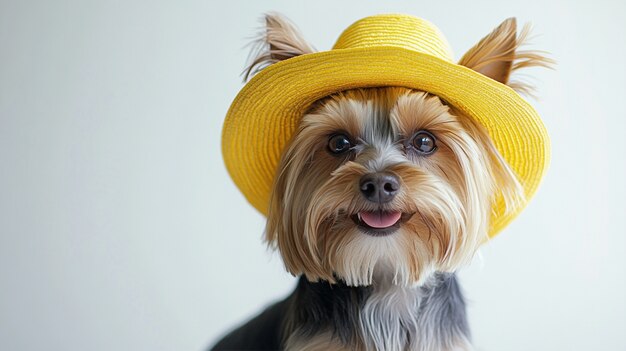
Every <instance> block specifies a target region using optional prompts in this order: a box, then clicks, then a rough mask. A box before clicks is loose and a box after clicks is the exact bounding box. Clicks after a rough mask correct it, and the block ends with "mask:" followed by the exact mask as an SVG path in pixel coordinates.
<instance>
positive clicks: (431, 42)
mask: <svg viewBox="0 0 626 351" xmlns="http://www.w3.org/2000/svg"><path fill="white" fill-rule="evenodd" d="M451 56H452V55H451V52H450V49H449V46H448V43H447V41H446V39H445V38H444V37H443V35H442V34H441V33H440V32H439V30H438V29H437V27H435V26H434V25H433V24H431V23H430V22H428V21H426V20H423V19H420V18H416V17H413V16H408V15H378V16H371V17H366V18H364V19H361V20H359V21H357V22H355V23H354V24H352V25H351V26H350V27H348V28H347V29H346V30H345V31H344V32H343V33H342V34H341V36H340V37H339V39H338V40H337V43H336V44H335V46H334V47H333V49H332V50H329V51H324V52H316V53H311V54H304V55H301V56H296V57H292V58H290V59H287V60H284V61H280V62H277V63H275V64H272V65H270V66H268V67H267V68H265V69H263V70H262V71H260V72H259V73H258V74H256V75H255V76H254V77H253V78H252V79H251V80H250V81H249V82H248V83H247V84H246V85H245V86H244V87H243V89H241V91H240V92H239V94H238V95H237V97H236V98H235V100H234V101H233V103H232V105H231V106H230V109H229V111H228V114H227V115H226V120H225V121H224V129H223V133H222V153H223V155H224V162H225V164H226V168H227V169H228V172H229V173H230V176H231V177H232V179H233V180H234V182H235V184H236V185H237V186H238V187H239V189H240V190H241V192H242V193H243V194H244V195H245V197H246V198H247V199H248V201H249V202H250V203H251V204H252V205H253V206H254V207H255V208H256V209H257V210H259V211H260V212H261V213H263V214H267V210H268V205H269V198H270V192H271V187H272V183H273V180H274V176H275V175H276V168H277V166H278V162H279V160H280V157H281V154H282V152H283V149H284V148H285V146H286V144H287V142H288V141H289V140H290V138H291V137H292V135H293V133H294V131H295V130H296V127H297V125H298V122H299V121H300V118H301V117H302V116H303V114H304V113H305V111H306V110H307V108H308V107H309V106H310V105H311V104H312V103H313V102H315V101H316V100H319V99H321V98H323V97H325V96H328V95H331V94H333V93H336V92H338V91H342V90H347V89H354V88H366V87H380V86H400V87H407V88H412V89H417V90H422V91H426V92H429V93H431V94H434V95H437V96H439V97H441V98H442V99H444V100H446V101H447V102H448V103H450V104H451V105H453V106H455V107H456V108H458V109H460V110H461V111H463V112H464V113H465V114H467V115H468V116H469V117H471V118H473V119H475V120H476V121H477V122H478V123H480V124H481V125H483V126H484V127H485V128H486V130H487V132H488V133H489V135H490V136H491V139H492V140H493V143H494V144H495V146H496V148H497V149H498V151H499V152H500V154H501V155H502V156H503V157H504V159H505V160H506V161H507V162H508V164H509V165H510V166H511V168H512V169H513V170H514V171H515V173H516V174H517V176H518V178H519V180H520V182H521V184H522V186H523V187H524V190H525V195H526V201H528V199H530V198H531V197H532V196H533V194H534V193H535V191H536V190H537V187H538V186H539V182H540V181H541V178H542V177H543V175H544V173H545V171H546V169H547V166H548V163H549V158H550V144H549V139H548V134H547V132H546V129H545V127H544V125H543V123H542V122H541V119H540V118H539V115H538V114H537V112H536V111H535V110H534V109H533V108H532V107H531V106H530V105H529V104H528V103H527V102H526V101H525V100H524V99H523V98H521V97H520V96H519V95H518V94H517V93H516V92H515V91H514V90H512V89H511V88H509V87H508V86H506V85H504V84H502V83H499V82H497V81H495V80H492V79H490V78H488V77H486V76H484V75H482V74H480V73H478V72H475V71H473V70H471V69H469V68H467V67H464V66H461V65H458V64H455V63H454V62H453V61H452V58H451ZM525 206H526V203H523V204H522V205H521V206H520V207H519V208H518V210H517V211H516V212H513V213H505V208H504V203H503V201H501V199H500V200H499V201H496V202H495V203H494V205H493V215H492V219H491V230H490V235H491V236H493V235H495V234H496V233H497V232H498V231H500V230H501V229H502V228H504V227H505V226H506V225H507V224H508V223H509V222H510V221H511V220H512V219H513V218H515V217H516V216H517V215H518V214H519V212H521V210H522V209H523V208H524V207H525Z"/></svg>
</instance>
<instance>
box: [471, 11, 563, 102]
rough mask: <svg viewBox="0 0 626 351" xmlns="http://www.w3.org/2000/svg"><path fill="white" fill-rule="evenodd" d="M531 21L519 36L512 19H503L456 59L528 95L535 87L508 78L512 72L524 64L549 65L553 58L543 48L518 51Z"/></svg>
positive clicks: (527, 33)
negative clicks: (459, 58)
mask: <svg viewBox="0 0 626 351" xmlns="http://www.w3.org/2000/svg"><path fill="white" fill-rule="evenodd" d="M530 29H531V27H530V24H528V23H526V24H525V25H524V27H523V28H522V30H521V32H520V34H519V36H518V35H517V21H516V19H515V18H509V19H506V20H505V21H504V22H502V23H501V24H500V25H499V26H498V27H496V28H495V29H494V30H493V31H492V32H491V33H489V34H488V35H487V36H485V37H484V38H483V39H481V40H480V42H478V44H476V45H475V46H474V47H472V48H471V49H470V50H469V51H468V52H467V53H465V55H463V57H462V58H461V60H460V61H459V64H460V65H463V66H466V67H469V68H471V69H473V70H475V71H477V72H479V73H482V74H484V75H486V76H487V77H489V78H492V79H494V80H497V81H499V82H500V83H504V84H507V85H508V86H510V87H511V88H513V89H515V90H517V91H518V92H522V93H526V94H531V93H532V92H533V91H534V87H533V86H532V85H530V84H529V83H527V82H522V81H510V80H509V78H510V76H511V73H513V72H515V71H517V70H519V69H522V68H527V67H536V66H538V67H548V68H549V67H552V66H553V65H554V63H555V62H554V60H552V59H550V58H548V57H546V53H545V52H542V51H530V50H520V47H522V46H524V45H525V44H527V41H528V39H529V35H530Z"/></svg>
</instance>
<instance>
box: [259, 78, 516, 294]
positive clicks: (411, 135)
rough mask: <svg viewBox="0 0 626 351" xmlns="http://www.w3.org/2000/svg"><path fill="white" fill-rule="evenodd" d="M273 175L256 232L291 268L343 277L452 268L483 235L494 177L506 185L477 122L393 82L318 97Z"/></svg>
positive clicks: (402, 276)
mask: <svg viewBox="0 0 626 351" xmlns="http://www.w3.org/2000/svg"><path fill="white" fill-rule="evenodd" d="M278 173H279V176H278V178H277V180H276V183H275V185H274V191H273V196H272V201H271V206H270V212H269V218H268V226H267V235H268V239H269V240H270V241H276V243H277V244H278V248H279V249H280V252H281V254H282V256H283V259H284V260H285V263H286V265H287V268H288V269H289V270H290V271H291V272H293V273H300V272H302V273H304V274H306V276H307V277H308V278H309V279H313V280H316V279H325V280H331V281H332V280H333V279H334V278H339V279H342V280H344V281H345V282H346V283H347V284H349V285H369V284H371V283H372V278H373V277H374V276H375V275H380V274H384V275H386V276H388V277H392V279H393V280H394V282H395V283H398V284H411V283H416V282H419V281H420V280H421V279H422V278H424V277H426V276H427V275H428V273H429V272H432V271H433V270H437V271H449V270H452V269H455V268H456V267H457V266H458V265H459V264H461V263H463V262H466V261H467V260H468V259H469V258H471V257H472V255H473V254H474V252H475V250H476V248H477V246H478V244H480V243H481V242H482V241H483V240H485V239H486V235H487V230H488V223H489V215H490V209H491V201H492V198H493V195H494V189H495V187H496V186H506V187H512V188H515V187H517V186H518V185H517V183H516V182H515V178H514V177H512V175H511V174H510V171H508V168H506V167H504V165H503V164H502V163H501V161H500V158H499V157H498V156H497V153H496V151H495V149H494V147H493V146H492V145H491V143H490V142H489V138H488V137H487V136H486V134H485V133H484V132H483V131H482V130H481V129H480V128H479V127H478V126H476V125H474V124H473V123H472V122H471V121H470V120H469V119H467V118H462V116H460V115H458V114H457V113H455V111H453V110H452V109H450V108H449V107H448V106H446V105H445V104H444V103H443V102H442V101H441V100H440V99H439V98H437V97H435V96H432V95H429V94H427V93H424V92H418V91H411V90H408V89H404V88H372V89H367V90H351V91H346V92H343V93H339V94H337V95H334V96H331V97H329V98H327V99H324V100H322V101H320V102H318V103H317V104H316V106H315V107H314V108H313V109H312V110H311V111H310V112H309V113H308V114H306V115H305V116H304V118H303V119H302V121H301V123H300V126H299V128H298V131H297V134H296V135H295V137H294V138H293V139H292V141H291V143H290V145H289V146H288V148H287V150H286V152H285V153H284V155H283V158H282V161H281V163H280V166H279V172H278ZM498 177H499V178H500V180H501V181H500V182H498Z"/></svg>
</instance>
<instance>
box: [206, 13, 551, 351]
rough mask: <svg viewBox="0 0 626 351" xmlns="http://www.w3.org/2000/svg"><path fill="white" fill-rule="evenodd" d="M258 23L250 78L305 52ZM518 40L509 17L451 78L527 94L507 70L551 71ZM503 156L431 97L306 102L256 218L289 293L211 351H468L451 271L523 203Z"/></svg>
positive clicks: (273, 22)
mask: <svg viewBox="0 0 626 351" xmlns="http://www.w3.org/2000/svg"><path fill="white" fill-rule="evenodd" d="M381 18H382V19H381ZM385 18H386V17H384V16H383V17H380V18H379V19H376V20H373V22H372V23H378V22H376V21H378V20H381V21H382V20H383V19H385ZM265 23H266V28H265V31H264V33H263V35H262V38H261V40H260V41H259V44H260V46H259V47H258V48H257V49H256V50H255V51H253V56H252V60H251V64H250V65H249V66H248V67H247V69H246V70H245V72H244V75H245V80H246V81H250V80H253V79H254V76H255V75H257V74H259V73H260V72H263V71H264V70H267V69H268V68H269V67H272V66H273V65H276V64H277V63H279V62H283V61H288V60H293V59H294V58H297V57H305V56H306V55H310V54H314V53H315V50H314V49H313V47H312V46H311V45H310V44H308V43H307V42H306V41H305V40H304V39H303V37H302V35H301V34H300V33H299V31H298V30H297V29H296V27H295V26H294V25H293V24H292V23H291V22H290V21H288V20H287V19H286V18H284V17H282V16H281V15H278V14H269V15H266V16H265ZM390 23H395V22H390ZM411 23H412V22H411ZM376 33H378V32H376ZM528 34H529V26H528V25H526V26H524V28H523V29H522V30H521V32H520V34H519V35H518V33H517V25H516V20H515V18H509V19H507V20H505V21H504V22H502V24H500V25H499V26H497V27H496V28H495V29H494V30H493V31H492V32H491V33H490V34H488V35H487V36H485V37H484V38H483V39H482V40H480V41H479V42H478V43H477V44H476V45H475V46H474V47H472V48H471V49H470V50H469V51H468V52H467V53H466V54H465V55H464V56H463V57H462V58H461V60H460V61H459V62H458V66H463V68H459V69H460V72H464V73H466V71H467V70H472V71H473V72H472V73H471V74H473V75H476V73H478V74H480V75H482V76H484V77H488V78H489V81H490V82H489V84H498V89H503V91H506V92H507V94H509V93H510V91H513V90H515V91H517V92H524V93H529V92H531V89H532V88H531V87H530V86H529V85H528V84H525V83H523V82H522V83H521V82H515V81H512V80H511V79H510V76H511V73H514V72H516V71H518V70H519V69H522V68H525V67H532V66H542V67H549V66H550V65H551V64H552V63H553V62H552V60H550V59H549V58H547V57H546V56H545V55H544V54H543V53H542V52H538V51H524V50H521V49H520V47H521V46H522V45H523V44H524V42H525V40H526V39H527V38H528ZM346 40H347V41H349V40H351V39H350V37H349V38H348V39H346ZM355 40H356V39H355ZM302 60H303V61H304V58H302ZM307 73H308V72H306V71H303V72H301V73H300V74H307ZM468 74H469V73H468ZM477 79H478V78H477ZM481 79H482V78H481ZM483 81H485V82H487V80H484V79H483V80H481V82H483ZM492 81H495V82H497V83H492ZM501 86H502V87H501ZM503 86H507V87H503ZM467 88H468V89H472V87H467ZM509 88H511V89H513V90H511V89H509ZM283 89H290V86H288V85H286V86H284V87H283ZM460 95H461V96H462V94H460ZM516 99H517V97H516ZM505 112H506V111H505ZM503 123H506V122H503ZM225 128H226V127H225ZM521 137H522V138H523V137H524V134H523V133H522V134H521ZM531 139H532V138H530V139H529V140H528V142H529V143H531V144H532V140H531ZM225 145H226V144H225ZM225 148H226V147H225ZM500 149H502V148H501V147H500ZM500 149H499V147H498V146H497V145H496V144H495V143H494V141H493V140H492V137H491V135H490V132H489V131H488V130H487V128H486V127H485V126H484V125H483V123H480V122H478V121H477V120H476V118H473V117H472V116H469V115H468V113H467V111H465V110H463V109H462V108H458V107H457V104H455V103H453V102H451V101H448V100H447V99H446V98H445V97H442V96H439V95H438V94H435V93H433V92H432V91H428V90H420V89H416V88H412V87H407V86H401V85H398V86H395V85H391V86H390V85H388V84H384V85H381V86H363V87H354V88H348V89H341V90H339V91H336V92H333V93H331V94H329V95H327V96H323V97H321V98H317V99H315V101H313V102H311V103H310V104H308V106H306V108H305V110H304V113H303V115H302V116H301V118H300V119H299V120H298V122H297V125H296V128H295V129H294V132H293V135H292V136H291V137H290V138H289V140H288V141H287V143H286V144H285V146H284V147H283V148H282V153H281V156H280V161H279V162H278V164H277V166H276V169H277V170H276V172H275V175H273V176H272V186H271V191H270V193H269V202H268V207H267V211H266V212H267V225H266V229H265V240H266V242H267V243H268V245H269V246H270V247H272V248H274V249H276V250H278V251H279V252H280V255H281V257H282V259H283V261H284V264H285V267H286V269H287V271H289V272H290V273H291V274H293V275H295V276H298V277H299V280H298V283H297V287H296V288H295V290H294V291H293V293H292V294H291V295H290V296H288V297H287V298H286V299H284V300H282V301H280V302H278V303H276V304H274V305H272V306H271V307H269V308H267V309H266V310H265V311H263V312H262V313H261V314H260V315H258V316H257V317H255V318H253V319H252V320H250V321H249V322H247V323H245V324H244V325H243V326H241V327H239V328H237V329H235V330H234V331H232V332H231V333H230V334H228V335H227V336H225V337H224V338H223V339H222V340H220V341H219V342H218V343H217V344H216V345H215V346H214V347H213V350H276V349H285V350H423V351H426V350H471V349H472V346H471V341H470V340H471V337H470V330H469V326H468V322H467V317H466V308H465V301H464V298H463V294H462V292H461V289H460V287H459V283H458V281H457V278H456V275H455V272H456V271H457V270H458V269H459V268H460V267H462V266H464V265H466V264H468V263H469V262H470V261H471V260H472V258H473V257H474V255H475V253H476V252H477V250H478V248H479V247H480V246H481V244H483V243H484V242H485V241H487V240H488V239H489V237H490V235H493V233H492V231H493V217H494V210H493V208H494V206H495V205H494V204H496V203H498V204H500V207H502V208H504V210H503V213H505V214H510V213H515V212H516V211H518V210H519V209H520V208H521V207H523V206H524V205H525V203H526V201H527V198H526V197H527V196H528V195H529V194H528V193H529V192H532V191H529V190H528V188H527V185H525V183H527V182H525V181H523V179H520V177H519V175H518V173H519V172H516V171H515V170H514V169H513V168H512V167H511V165H510V164H509V163H508V162H507V158H506V157H505V156H503V154H502V153H501V151H500ZM231 173H232V172H231Z"/></svg>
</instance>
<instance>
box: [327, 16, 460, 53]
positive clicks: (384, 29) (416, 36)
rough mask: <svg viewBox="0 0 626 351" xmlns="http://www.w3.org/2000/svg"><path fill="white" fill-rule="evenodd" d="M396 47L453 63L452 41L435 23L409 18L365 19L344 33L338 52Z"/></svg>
mask: <svg viewBox="0 0 626 351" xmlns="http://www.w3.org/2000/svg"><path fill="white" fill-rule="evenodd" d="M375 46H393V47H400V48H404V49H409V50H413V51H417V52H421V53H424V54H428V55H431V56H435V57H438V58H440V59H443V60H446V61H449V62H452V50H450V45H449V44H448V41H447V40H446V38H445V37H444V36H443V34H442V33H441V32H440V31H439V29H438V28H437V27H435V25H433V24H432V23H430V22H428V21H426V20H424V19H421V18H418V17H415V16H409V15H401V14H386V15H376V16H370V17H365V18H363V19H361V20H358V21H356V22H354V23H353V24H352V25H351V26H350V27H348V28H347V29H346V30H344V31H343V33H341V35H340V36H339V39H337V42H336V43H335V46H333V50H335V49H349V48H363V47H375Z"/></svg>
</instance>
